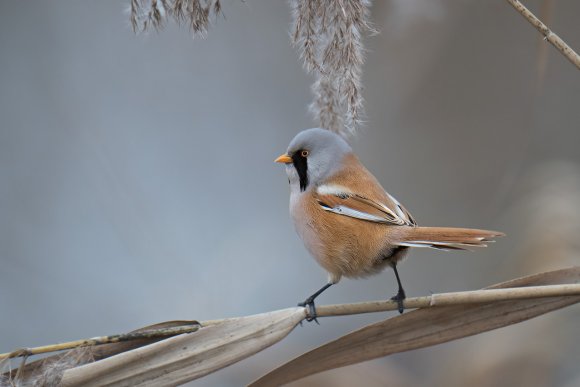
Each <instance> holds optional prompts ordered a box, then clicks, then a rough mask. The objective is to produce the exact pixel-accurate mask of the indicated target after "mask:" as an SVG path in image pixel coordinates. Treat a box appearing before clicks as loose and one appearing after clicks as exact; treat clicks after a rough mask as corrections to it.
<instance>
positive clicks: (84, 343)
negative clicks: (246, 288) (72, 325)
mask: <svg viewBox="0 0 580 387" xmlns="http://www.w3.org/2000/svg"><path fill="white" fill-rule="evenodd" d="M200 326H201V324H199V323H194V324H189V325H184V326H179V327H171V328H158V329H151V330H144V331H139V332H130V333H124V334H120V335H110V336H100V337H93V338H90V339H84V340H75V341H68V342H65V343H59V344H51V345H44V346H42V347H35V348H21V349H17V350H15V351H12V352H9V353H2V354H0V360H2V359H6V358H14V357H28V356H31V355H39V354H42V353H48V352H57V351H62V350H65V349H73V348H78V347H88V346H93V345H101V344H111V343H119V342H121V341H131V340H138V339H145V338H155V337H169V336H176V335H181V334H183V333H191V332H195V331H197V330H198V329H199V328H200Z"/></svg>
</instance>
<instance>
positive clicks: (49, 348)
mask: <svg viewBox="0 0 580 387" xmlns="http://www.w3.org/2000/svg"><path fill="white" fill-rule="evenodd" d="M577 295H580V284H566V285H546V286H528V287H521V288H509V289H485V290H473V291H465V292H453V293H440V294H433V295H430V296H423V297H414V298H408V299H406V300H405V301H404V306H405V309H416V308H429V307H438V306H449V305H469V304H480V303H488V302H497V301H508V300H521V299H532V298H547V297H562V296H577ZM397 308H398V305H397V303H396V302H394V301H390V300H389V301H371V302H360V303H353V304H339V305H324V306H318V307H317V308H316V310H317V314H318V317H330V316H346V315H351V314H361V313H375V312H384V311H390V310H397ZM223 321H226V320H210V321H203V322H201V323H200V324H193V325H184V326H179V327H171V328H162V329H148V330H145V331H140V332H133V333H127V334H123V335H114V336H102V337H95V338H92V339H86V340H77V341H71V342H67V343H61V344H54V345H46V346H43V347H36V348H27V349H19V350H16V351H13V352H10V353H4V354H0V360H2V359H6V358H14V357H26V356H30V355H37V354H41V353H47V352H55V351H61V350H64V349H72V348H77V347H85V346H91V345H100V344H106V343H116V342H119V341H130V340H136V339H142V338H151V337H169V336H175V335H179V334H183V333H191V332H195V331H197V330H198V329H199V327H200V326H202V327H203V326H209V325H215V324H218V323H220V322H223Z"/></svg>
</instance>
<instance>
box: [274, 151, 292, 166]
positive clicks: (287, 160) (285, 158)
mask: <svg viewBox="0 0 580 387" xmlns="http://www.w3.org/2000/svg"><path fill="white" fill-rule="evenodd" d="M274 161H275V162H277V163H284V164H290V163H291V162H292V157H290V156H288V155H287V154H286V153H284V154H283V155H281V156H279V157H278V158H277V159H276V160H274Z"/></svg>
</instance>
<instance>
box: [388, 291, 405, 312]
mask: <svg viewBox="0 0 580 387" xmlns="http://www.w3.org/2000/svg"><path fill="white" fill-rule="evenodd" d="M405 298H406V295H405V291H404V290H403V289H402V288H401V289H399V291H398V292H397V295H396V296H394V297H391V300H393V301H397V305H398V306H399V313H400V314H403V311H404V310H405V307H404V305H403V301H404V300H405Z"/></svg>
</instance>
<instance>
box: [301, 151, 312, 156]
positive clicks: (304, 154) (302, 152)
mask: <svg viewBox="0 0 580 387" xmlns="http://www.w3.org/2000/svg"><path fill="white" fill-rule="evenodd" d="M309 154H310V152H308V151H307V150H303V151H301V152H300V156H302V157H308V155H309Z"/></svg>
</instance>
